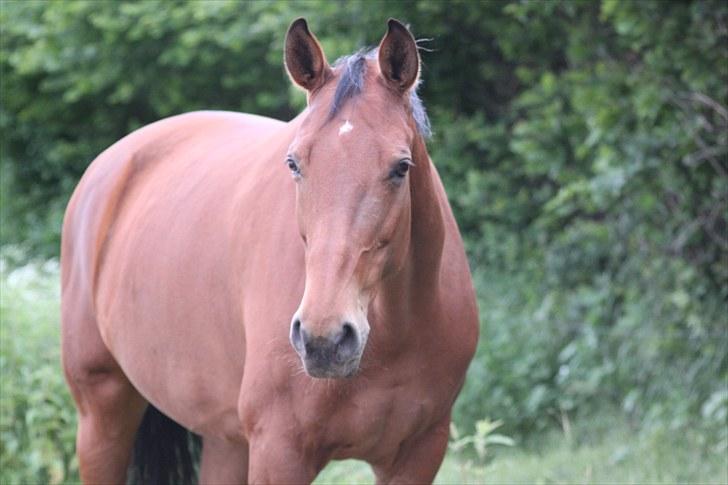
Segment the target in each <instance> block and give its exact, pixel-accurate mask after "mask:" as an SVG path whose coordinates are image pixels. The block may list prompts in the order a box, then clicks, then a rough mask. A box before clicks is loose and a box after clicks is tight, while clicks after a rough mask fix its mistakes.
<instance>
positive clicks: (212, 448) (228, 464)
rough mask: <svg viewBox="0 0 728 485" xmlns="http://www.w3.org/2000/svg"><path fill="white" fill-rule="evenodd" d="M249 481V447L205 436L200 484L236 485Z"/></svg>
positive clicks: (244, 444)
mask: <svg viewBox="0 0 728 485" xmlns="http://www.w3.org/2000/svg"><path fill="white" fill-rule="evenodd" d="M247 481H248V445H247V444H246V443H236V442H233V441H228V440H224V439H220V438H213V437H207V436H205V437H204V438H203V441H202V463H201V465H200V484H202V485H216V484H225V485H234V484H238V483H239V484H241V485H242V484H243V483H247Z"/></svg>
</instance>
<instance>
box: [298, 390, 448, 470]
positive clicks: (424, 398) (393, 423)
mask: <svg viewBox="0 0 728 485" xmlns="http://www.w3.org/2000/svg"><path fill="white" fill-rule="evenodd" d="M439 407H440V406H438V403H437V402H436V400H435V399H434V398H433V396H432V395H431V393H428V392H426V390H425V388H424V386H422V385H421V383H407V384H399V385H395V386H392V387H389V388H382V389H378V390H374V389H368V390H367V392H362V393H357V394H355V395H353V396H352V397H351V398H350V399H347V400H345V401H343V402H341V403H338V405H337V406H336V408H335V409H333V410H332V412H330V413H328V414H327V415H326V416H324V415H321V416H319V419H317V420H316V422H310V423H309V424H310V425H311V427H312V430H316V431H317V432H316V433H315V434H319V436H320V441H318V440H317V441H318V443H325V444H326V448H328V449H330V450H332V453H333V455H332V456H331V458H334V459H344V458H359V459H365V460H367V461H378V460H380V459H382V458H385V457H388V456H391V455H392V454H394V453H396V452H397V450H398V449H399V447H400V445H401V443H402V442H403V441H404V440H406V439H407V438H408V437H410V436H412V435H414V434H416V433H418V432H420V431H422V430H423V429H425V428H427V427H428V426H429V425H430V424H431V423H432V422H433V420H434V418H435V415H436V412H437V409H438V408H439Z"/></svg>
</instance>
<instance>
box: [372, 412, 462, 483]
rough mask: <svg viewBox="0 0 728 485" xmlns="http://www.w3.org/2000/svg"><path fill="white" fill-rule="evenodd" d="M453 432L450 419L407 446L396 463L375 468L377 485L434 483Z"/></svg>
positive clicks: (401, 449)
mask: <svg viewBox="0 0 728 485" xmlns="http://www.w3.org/2000/svg"><path fill="white" fill-rule="evenodd" d="M449 433H450V419H449V418H448V419H447V420H444V421H443V422H441V423H439V424H437V425H435V426H433V427H432V428H431V429H430V430H428V431H426V432H425V433H424V434H422V435H419V436H417V437H416V438H415V439H414V440H413V441H411V442H409V443H404V444H403V445H402V447H401V448H400V450H399V454H398V455H397V457H396V458H395V459H394V462H393V463H390V464H388V465H387V466H383V467H382V466H380V467H377V466H375V467H373V468H374V474H375V475H376V477H377V484H384V483H387V484H397V483H423V484H424V483H432V481H433V480H434V479H435V475H437V471H438V470H439V469H440V465H441V464H442V460H443V458H445V451H446V450H447V440H448V436H449Z"/></svg>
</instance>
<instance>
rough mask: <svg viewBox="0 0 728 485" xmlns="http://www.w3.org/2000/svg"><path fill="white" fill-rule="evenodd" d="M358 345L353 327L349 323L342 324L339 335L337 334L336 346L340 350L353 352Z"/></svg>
mask: <svg viewBox="0 0 728 485" xmlns="http://www.w3.org/2000/svg"><path fill="white" fill-rule="evenodd" d="M358 344H359V342H358V338H357V335H356V330H354V326H353V325H352V324H351V323H349V322H346V323H344V325H343V326H342V327H341V334H339V337H338V338H337V339H336V345H337V346H338V347H339V349H341V350H344V351H346V352H353V351H355V350H356V348H357V347H358Z"/></svg>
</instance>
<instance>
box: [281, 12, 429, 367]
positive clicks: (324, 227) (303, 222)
mask: <svg viewBox="0 0 728 485" xmlns="http://www.w3.org/2000/svg"><path fill="white" fill-rule="evenodd" d="M378 52H379V56H378V58H375V57H374V56H370V57H369V58H365V57H362V56H353V57H352V58H350V59H349V60H348V61H347V62H345V63H344V64H343V65H341V66H338V67H336V68H335V69H331V68H330V67H329V66H328V64H327V63H326V59H325V57H324V55H323V52H322V51H321V48H320V46H319V45H318V43H317V41H316V39H315V38H314V37H313V35H312V34H311V33H310V32H309V31H308V28H307V26H306V23H305V21H303V20H302V19H301V20H298V21H296V22H294V23H293V24H292V25H291V27H290V29H289V32H288V36H287V38H286V66H287V68H288V71H289V74H290V76H291V78H292V79H293V80H294V81H295V82H296V83H297V84H299V85H300V86H302V87H304V88H305V89H306V90H307V91H308V100H309V107H308V110H307V115H306V118H305V119H304V120H303V121H302V123H301V125H300V128H299V130H298V133H297V134H296V136H295V138H294V140H293V143H292V144H291V146H290V148H289V151H288V156H287V158H286V160H285V161H286V164H287V166H288V169H289V170H291V172H292V176H293V178H294V179H295V180H296V191H297V208H296V218H297V222H298V227H299V230H300V234H301V237H302V239H303V243H304V246H305V254H306V286H305V291H304V294H303V299H302V300H301V304H300V306H299V308H298V310H297V311H296V313H295V315H294V316H293V320H292V323H291V331H290V339H291V343H292V345H293V348H294V349H295V350H296V352H297V353H298V354H299V355H300V357H301V359H302V360H303V364H304V367H305V369H306V372H308V374H309V375H311V376H313V377H328V378H331V377H347V376H351V375H353V374H354V373H356V371H357V370H358V368H359V362H360V360H361V356H362V353H363V351H364V347H365V346H366V342H367V337H368V334H369V322H368V320H367V308H368V306H369V302H370V300H371V299H372V297H373V296H374V295H375V293H376V291H377V289H378V287H379V283H380V282H381V281H382V280H383V279H384V278H386V277H387V276H388V275H389V274H391V273H393V272H396V271H397V270H398V269H400V268H401V267H402V266H403V264H404V261H405V258H406V256H407V248H408V245H409V237H410V189H409V170H410V167H411V166H412V165H413V162H412V153H411V147H412V144H413V140H414V137H415V136H416V134H415V128H414V124H413V123H412V122H411V116H410V114H409V110H408V105H407V93H408V90H409V89H410V88H412V86H413V84H414V83H415V81H416V78H417V74H418V66H419V64H418V58H417V50H416V46H415V43H414V39H413V38H412V36H411V35H410V33H409V32H408V31H407V29H406V28H405V27H403V26H402V25H401V24H399V23H398V22H396V21H390V24H389V31H388V32H387V35H385V37H384V39H383V40H382V43H381V44H380V48H379V51H378ZM357 86H358V87H359V90H360V91H361V92H358V91H359V90H357ZM347 98H351V99H349V101H348V102H346V101H347ZM334 105H335V106H337V109H336V110H333V109H332V106H334Z"/></svg>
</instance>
